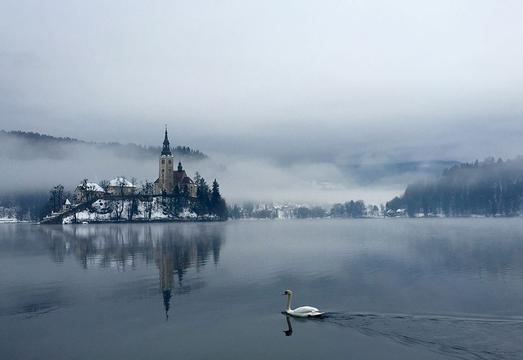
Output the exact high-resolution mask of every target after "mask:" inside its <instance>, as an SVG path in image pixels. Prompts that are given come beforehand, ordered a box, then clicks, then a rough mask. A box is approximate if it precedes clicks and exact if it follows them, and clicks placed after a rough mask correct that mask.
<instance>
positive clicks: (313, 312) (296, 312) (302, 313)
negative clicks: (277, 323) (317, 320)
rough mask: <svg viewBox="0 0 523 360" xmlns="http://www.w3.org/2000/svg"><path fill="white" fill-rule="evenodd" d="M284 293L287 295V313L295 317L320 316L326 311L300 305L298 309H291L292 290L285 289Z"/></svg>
mask: <svg viewBox="0 0 523 360" xmlns="http://www.w3.org/2000/svg"><path fill="white" fill-rule="evenodd" d="M283 295H287V309H286V310H285V313H286V314H287V315H290V316H294V317H318V316H322V315H323V314H324V313H323V312H321V311H320V310H318V309H316V308H315V307H312V306H300V307H299V308H296V309H291V299H292V291H290V290H285V292H284V293H283Z"/></svg>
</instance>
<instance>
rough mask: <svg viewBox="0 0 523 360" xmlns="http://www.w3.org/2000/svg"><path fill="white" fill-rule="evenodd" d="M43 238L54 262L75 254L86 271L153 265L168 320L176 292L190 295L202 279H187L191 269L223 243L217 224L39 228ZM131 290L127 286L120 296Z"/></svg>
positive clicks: (215, 254)
mask: <svg viewBox="0 0 523 360" xmlns="http://www.w3.org/2000/svg"><path fill="white" fill-rule="evenodd" d="M40 229H41V232H42V237H44V238H45V239H46V241H47V248H48V249H49V251H50V252H51V255H52V258H53V260H54V261H56V262H63V261H64V258H65V257H66V256H67V255H72V256H74V257H75V258H76V259H77V260H78V261H79V263H80V265H81V266H82V267H83V268H84V269H86V270H87V269H91V268H114V269H115V270H117V271H126V270H133V269H136V268H137V267H139V266H140V265H145V266H147V265H149V264H151V263H154V264H155V265H156V266H157V268H158V272H159V290H160V293H161V296H162V300H163V308H164V312H165V318H166V320H168V319H169V311H170V310H171V312H172V300H173V297H174V296H175V295H176V294H184V293H189V292H190V291H192V290H194V289H197V288H198V287H201V286H203V283H202V282H198V281H197V280H194V279H188V280H187V279H185V275H186V273H187V272H188V271H189V270H190V269H192V268H194V269H195V270H196V271H197V272H199V271H200V270H201V269H202V268H203V267H204V266H205V265H206V264H207V263H208V262H209V259H212V261H213V263H214V264H215V265H217V264H218V262H219V259H220V249H221V247H222V245H223V243H224V229H223V226H221V224H179V223H171V224H98V225H87V226H85V225H79V226H56V227H54V226H53V227H41V228H40ZM134 291H136V288H135V289H129V288H126V289H125V290H123V291H122V292H123V294H122V295H123V296H125V295H128V294H132V293H133V292H134Z"/></svg>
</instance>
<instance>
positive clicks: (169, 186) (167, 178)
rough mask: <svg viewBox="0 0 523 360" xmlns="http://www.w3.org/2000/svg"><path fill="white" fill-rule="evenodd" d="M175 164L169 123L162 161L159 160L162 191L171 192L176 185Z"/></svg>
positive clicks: (159, 177)
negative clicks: (169, 135) (168, 134)
mask: <svg viewBox="0 0 523 360" xmlns="http://www.w3.org/2000/svg"><path fill="white" fill-rule="evenodd" d="M173 164H174V156H173V154H172V153H171V146H170V144H169V137H168V136H167V125H166V126H165V138H164V140H163V149H162V153H161V155H160V162H159V165H160V166H159V168H160V172H159V174H158V175H159V176H158V179H159V180H160V181H159V185H160V190H161V191H162V192H166V193H168V194H169V193H171V192H172V191H173V187H174V173H173V166H174V165H173Z"/></svg>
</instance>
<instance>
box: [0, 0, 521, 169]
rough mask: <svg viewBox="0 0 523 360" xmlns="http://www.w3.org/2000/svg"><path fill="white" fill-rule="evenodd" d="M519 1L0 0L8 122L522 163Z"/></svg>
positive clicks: (134, 138)
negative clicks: (167, 130)
mask: <svg viewBox="0 0 523 360" xmlns="http://www.w3.org/2000/svg"><path fill="white" fill-rule="evenodd" d="M522 19H523V1H521V0H515V1H510V0H503V1H500V0H492V1H484V0H471V1H460V0H438V1H430V2H429V1H419V0H411V1H406V0H405V1H389V0H382V1H377V0H365V1H349V0H346V1H325V0H322V1H308V0H297V1H281V0H278V1H272V0H264V1H247V0H238V1H199V0H194V1H172V0H169V1H128V0H126V1H116V0H113V1H106V0H103V1H73V0H68V1H53V0H45V1H24V0H14V1H11V0H2V1H1V2H0V128H2V129H7V130H14V129H21V130H27V131H39V132H44V133H49V134H52V135H59V136H71V137H76V138H80V139H85V140H95V141H120V142H136V143H142V144H154V145H158V144H159V143H160V142H161V140H162V131H163V124H165V123H167V124H168V125H169V128H170V129H171V135H172V136H173V137H174V142H175V143H177V144H184V145H190V146H194V147H196V148H199V149H201V150H203V151H206V152H208V153H211V154H213V153H220V154H225V155H245V156H252V157H256V158H268V159H271V160H275V161H284V162H288V161H290V162H292V161H301V162H303V161H308V160H311V161H318V162H325V161H327V162H335V163H339V162H342V163H343V162H354V161H378V162H379V161H390V160H394V161H396V160H411V159H415V160H416V159H418V160H419V159H421V160H427V159H457V160H473V159H475V158H483V157H485V156H487V155H493V156H496V157H497V156H502V157H507V156H514V155H517V154H522V153H523V121H522V115H523V46H522V39H523V21H522Z"/></svg>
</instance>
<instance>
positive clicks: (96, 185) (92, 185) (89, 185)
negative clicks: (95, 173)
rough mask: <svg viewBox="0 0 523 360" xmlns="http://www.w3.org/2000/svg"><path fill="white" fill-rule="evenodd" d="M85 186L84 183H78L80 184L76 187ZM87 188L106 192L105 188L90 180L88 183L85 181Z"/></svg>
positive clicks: (81, 187)
mask: <svg viewBox="0 0 523 360" xmlns="http://www.w3.org/2000/svg"><path fill="white" fill-rule="evenodd" d="M83 187H84V184H83V183H82V184H78V186H77V187H76V188H77V189H83ZM85 190H87V191H96V192H104V189H103V188H102V187H101V186H100V185H98V184H97V183H94V182H88V183H85Z"/></svg>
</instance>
